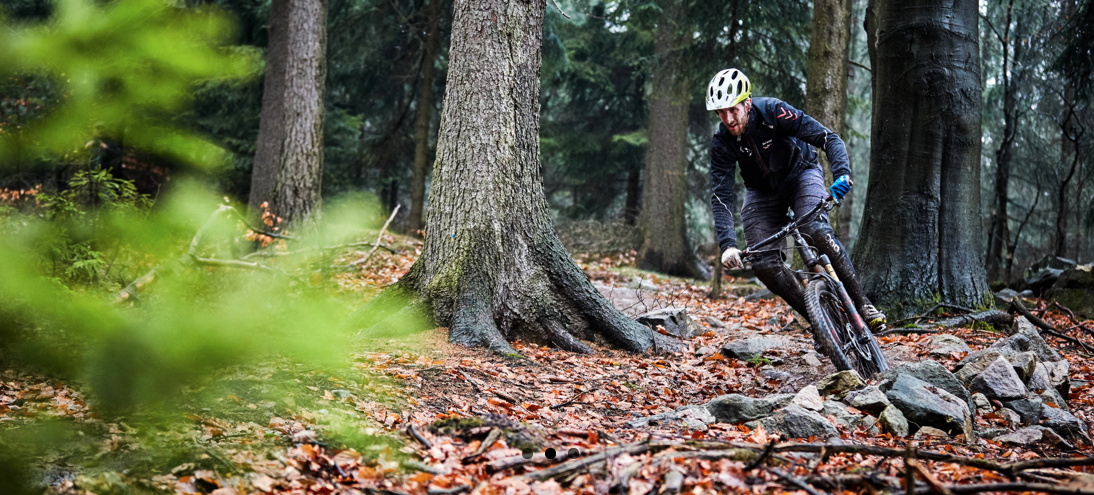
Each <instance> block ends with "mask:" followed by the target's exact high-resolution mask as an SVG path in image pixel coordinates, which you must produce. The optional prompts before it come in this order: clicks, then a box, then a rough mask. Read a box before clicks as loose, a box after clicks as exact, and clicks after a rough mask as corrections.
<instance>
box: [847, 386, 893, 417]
mask: <svg viewBox="0 0 1094 495" xmlns="http://www.w3.org/2000/svg"><path fill="white" fill-rule="evenodd" d="M850 403H851V407H854V408H855V409H861V410H863V411H866V412H868V413H871V414H880V413H881V411H883V410H885V408H886V407H888V406H889V404H891V402H889V398H888V397H886V396H885V392H882V391H881V389H880V388H878V387H877V386H876V385H874V386H869V387H866V388H864V389H862V390H860V391H859V392H858V393H857V394H855V396H854V397H852V398H851V401H850Z"/></svg>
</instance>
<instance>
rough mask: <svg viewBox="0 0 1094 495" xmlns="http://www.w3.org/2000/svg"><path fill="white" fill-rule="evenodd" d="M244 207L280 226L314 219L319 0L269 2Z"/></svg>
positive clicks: (320, 83) (319, 160)
mask: <svg viewBox="0 0 1094 495" xmlns="http://www.w3.org/2000/svg"><path fill="white" fill-rule="evenodd" d="M269 40H270V41H269V48H268V49H267V55H266V76H265V77H266V80H265V83H264V87H263V94H262V113H261V115H260V120H259V126H258V141H257V143H256V145H255V161H254V170H253V172H252V176H251V193H250V197H249V205H250V209H251V212H252V214H255V213H256V212H260V211H261V205H262V203H268V207H269V210H270V212H271V213H273V214H274V215H276V216H279V217H281V218H282V227H283V228H294V227H298V226H304V225H305V224H307V223H311V222H314V221H315V220H317V218H316V217H317V216H318V212H319V207H320V192H321V189H322V178H323V119H324V113H323V93H324V89H325V85H326V84H325V83H326V75H327V62H326V57H327V2H326V0H273V2H272V4H271V6H270V34H269Z"/></svg>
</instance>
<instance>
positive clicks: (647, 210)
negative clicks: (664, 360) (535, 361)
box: [635, 1, 710, 279]
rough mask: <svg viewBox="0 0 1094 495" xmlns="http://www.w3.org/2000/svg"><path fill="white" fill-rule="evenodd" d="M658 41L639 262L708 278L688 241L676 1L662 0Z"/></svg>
mask: <svg viewBox="0 0 1094 495" xmlns="http://www.w3.org/2000/svg"><path fill="white" fill-rule="evenodd" d="M661 3H662V4H663V5H662V9H663V10H662V14H661V19H660V20H659V21H658V24H657V38H656V41H655V42H654V56H655V59H656V62H655V66H654V69H653V85H652V90H651V92H650V95H649V102H650V124H649V130H648V134H649V142H648V144H647V145H646V167H645V172H644V173H643V174H642V176H643V177H642V180H643V185H642V212H641V214H640V215H639V219H638V225H639V227H640V228H641V229H642V247H641V248H640V249H639V250H638V257H637V259H636V260H635V261H636V263H637V265H638V267H639V268H643V269H647V270H653V271H657V272H662V273H667V274H669V275H680V276H684V277H691V278H702V279H705V278H708V277H709V276H710V275H709V273H708V270H707V268H706V266H704V265H703V264H702V262H700V261H699V258H698V257H697V256H696V255H695V252H694V251H692V249H691V243H690V242H688V233H687V218H686V212H685V207H686V203H687V194H688V192H687V165H688V164H687V154H688V147H687V137H688V94H689V93H688V91H689V89H690V88H688V85H687V81H686V79H685V77H684V76H683V74H684V70H683V68H682V63H683V61H682V60H680V48H681V47H682V46H683V44H684V39H682V37H681V36H682V35H683V34H685V31H684V30H683V29H682V28H681V26H680V25H679V23H680V22H681V20H682V19H683V17H684V16H683V12H682V10H681V7H679V6H678V5H677V4H676V3H675V2H669V1H663V2H661Z"/></svg>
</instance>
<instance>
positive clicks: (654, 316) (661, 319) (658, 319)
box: [635, 308, 706, 339]
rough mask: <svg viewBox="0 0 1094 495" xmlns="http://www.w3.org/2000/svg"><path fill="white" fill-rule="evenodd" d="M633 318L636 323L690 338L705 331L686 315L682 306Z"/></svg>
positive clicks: (686, 311)
mask: <svg viewBox="0 0 1094 495" xmlns="http://www.w3.org/2000/svg"><path fill="white" fill-rule="evenodd" d="M635 320H637V321H638V323H641V324H643V325H646V326H648V327H650V328H653V329H656V328H657V327H658V326H660V327H661V328H664V329H665V331H666V332H668V333H669V334H670V335H672V336H674V337H679V338H681V339H690V338H692V337H695V336H697V335H702V334H704V333H706V331H705V330H703V327H702V326H701V325H699V324H698V323H695V320H692V319H691V317H690V316H688V310H687V309H684V308H662V309H657V310H653V311H650V312H649V313H646V314H644V315H641V316H639V317H637V318H635Z"/></svg>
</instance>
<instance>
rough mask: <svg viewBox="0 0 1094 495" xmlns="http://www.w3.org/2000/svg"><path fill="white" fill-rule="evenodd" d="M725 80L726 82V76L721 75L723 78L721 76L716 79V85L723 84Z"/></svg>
mask: <svg viewBox="0 0 1094 495" xmlns="http://www.w3.org/2000/svg"><path fill="white" fill-rule="evenodd" d="M725 82H726V78H724V77H723V78H721V79H718V85H719V86H721V85H722V84H724V83H725Z"/></svg>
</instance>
